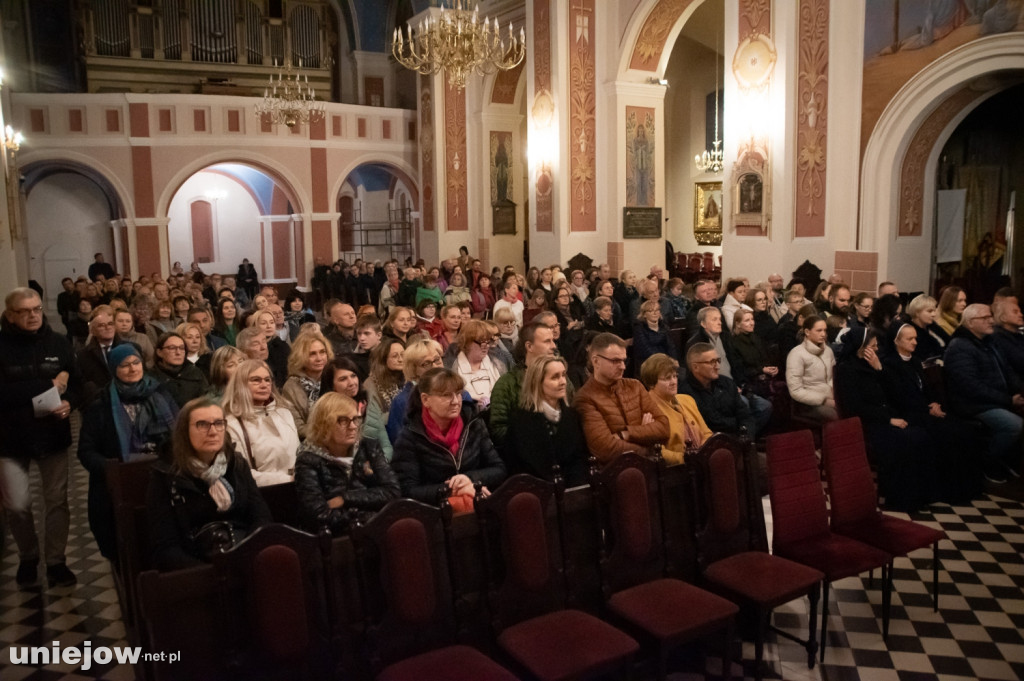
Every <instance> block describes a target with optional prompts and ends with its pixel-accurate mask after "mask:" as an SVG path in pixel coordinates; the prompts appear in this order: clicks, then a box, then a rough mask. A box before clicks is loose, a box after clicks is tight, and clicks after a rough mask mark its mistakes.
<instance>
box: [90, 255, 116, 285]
mask: <svg viewBox="0 0 1024 681" xmlns="http://www.w3.org/2000/svg"><path fill="white" fill-rule="evenodd" d="M93 259H94V262H93V264H91V265H89V279H91V280H92V281H96V280H97V279H98V278H99V276H100V275H101V274H102V275H103V278H104V279H113V278H114V268H113V267H111V265H110V263H109V262H105V261H104V260H103V254H102V253H97V254H96V255H94V256H93Z"/></svg>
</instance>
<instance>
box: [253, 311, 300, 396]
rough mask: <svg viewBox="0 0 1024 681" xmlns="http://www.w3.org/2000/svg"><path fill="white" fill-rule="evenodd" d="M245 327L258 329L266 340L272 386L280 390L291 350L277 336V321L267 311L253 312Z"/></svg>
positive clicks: (272, 314)
mask: <svg viewBox="0 0 1024 681" xmlns="http://www.w3.org/2000/svg"><path fill="white" fill-rule="evenodd" d="M246 326H248V327H249V328H255V329H259V331H260V332H261V333H262V334H263V337H264V338H266V339H267V364H268V365H269V366H270V370H271V374H272V375H273V377H274V385H276V386H277V387H279V388H280V387H281V386H283V385H284V382H285V380H286V379H287V378H288V357H289V355H291V352H292V350H291V347H289V345H288V343H286V342H285V341H283V340H281V338H280V336H278V335H277V320H276V319H274V313H273V312H271V311H270V310H269V309H266V310H260V311H259V312H254V313H253V314H252V316H251V317H249V319H248V320H246Z"/></svg>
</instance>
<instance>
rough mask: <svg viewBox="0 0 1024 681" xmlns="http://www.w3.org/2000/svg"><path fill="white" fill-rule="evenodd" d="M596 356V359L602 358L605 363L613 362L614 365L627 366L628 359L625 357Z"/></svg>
mask: <svg viewBox="0 0 1024 681" xmlns="http://www.w3.org/2000/svg"><path fill="white" fill-rule="evenodd" d="M594 356H595V357H600V358H601V359H603V360H604V361H606V362H611V363H612V364H616V365H622V366H626V358H625V357H605V356H604V355H594Z"/></svg>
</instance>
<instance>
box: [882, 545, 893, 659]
mask: <svg viewBox="0 0 1024 681" xmlns="http://www.w3.org/2000/svg"><path fill="white" fill-rule="evenodd" d="M892 573H893V561H889V567H888V569H886V568H884V567H883V568H882V640H883V641H885V642H886V643H888V642H889V613H890V610H891V609H892Z"/></svg>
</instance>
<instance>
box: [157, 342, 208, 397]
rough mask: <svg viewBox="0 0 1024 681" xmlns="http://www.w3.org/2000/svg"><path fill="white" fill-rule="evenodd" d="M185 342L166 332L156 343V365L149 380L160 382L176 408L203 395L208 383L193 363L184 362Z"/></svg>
mask: <svg viewBox="0 0 1024 681" xmlns="http://www.w3.org/2000/svg"><path fill="white" fill-rule="evenodd" d="M186 352H187V350H186V346H185V339H184V338H182V337H181V336H180V335H179V334H178V333H176V332H174V331H169V332H168V333H165V334H162V335H161V336H160V338H158V339H157V342H156V366H155V367H153V371H152V372H151V374H152V376H153V378H155V379H156V380H157V381H159V382H160V383H162V384H163V385H164V387H165V388H166V390H167V392H168V393H169V394H170V395H171V397H173V398H174V402H175V404H177V405H178V406H179V407H182V406H184V405H185V403H186V402H188V401H189V400H194V399H195V398H197V397H201V396H203V395H205V394H206V392H207V391H208V390H209V389H210V384H209V382H208V381H207V380H206V376H204V375H203V372H202V371H200V370H199V369H198V368H197V367H196V365H195V364H192V362H189V361H186V359H185V357H186V354H185V353H186Z"/></svg>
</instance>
